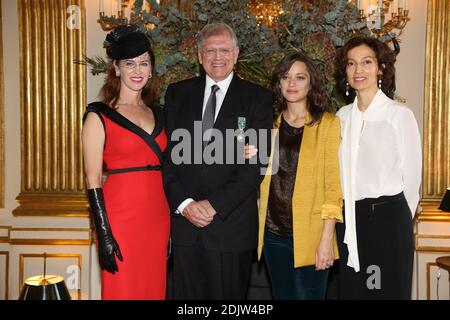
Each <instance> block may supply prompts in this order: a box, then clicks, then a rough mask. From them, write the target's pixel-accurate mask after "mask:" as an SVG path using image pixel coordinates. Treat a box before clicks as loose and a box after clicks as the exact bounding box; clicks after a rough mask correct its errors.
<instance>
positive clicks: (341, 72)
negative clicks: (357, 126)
mask: <svg viewBox="0 0 450 320" xmlns="http://www.w3.org/2000/svg"><path fill="white" fill-rule="evenodd" d="M362 45H365V46H367V47H369V48H370V49H372V50H373V51H374V52H375V57H376V58H377V63H378V68H380V70H381V72H382V75H381V76H380V78H381V90H382V91H383V92H384V94H386V95H387V96H388V97H389V98H393V97H394V93H395V60H396V53H395V51H394V50H391V49H390V48H389V46H388V45H387V44H386V43H384V42H382V41H380V40H378V39H375V38H370V37H365V36H358V37H355V38H352V39H350V40H349V41H347V43H346V44H345V45H344V46H343V47H342V48H340V49H339V50H338V52H337V56H336V73H335V78H336V86H337V89H338V90H339V92H340V93H341V94H342V96H343V97H345V98H346V100H347V102H348V103H349V102H351V101H353V99H354V98H355V90H353V88H352V87H350V86H348V87H347V72H346V71H347V61H348V57H347V55H348V52H349V51H350V50H351V49H353V48H356V47H359V46H362ZM347 89H348V92H349V95H348V96H346V95H345V92H346V90H347Z"/></svg>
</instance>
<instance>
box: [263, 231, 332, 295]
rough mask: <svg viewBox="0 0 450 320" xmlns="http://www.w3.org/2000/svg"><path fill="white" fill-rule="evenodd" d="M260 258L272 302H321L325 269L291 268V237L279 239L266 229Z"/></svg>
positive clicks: (325, 280) (326, 278) (325, 283)
mask: <svg viewBox="0 0 450 320" xmlns="http://www.w3.org/2000/svg"><path fill="white" fill-rule="evenodd" d="M264 258H265V261H266V265H267V271H268V273H269V277H270V282H271V285H272V294H273V297H274V299H275V300H323V299H325V294H326V291H327V281H328V269H327V270H322V271H316V270H315V266H313V265H312V266H306V267H301V268H294V250H293V240H292V238H284V237H280V236H278V235H276V234H273V233H271V232H268V231H267V230H266V232H265V237H264Z"/></svg>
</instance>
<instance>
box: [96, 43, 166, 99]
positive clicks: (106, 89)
mask: <svg viewBox="0 0 450 320" xmlns="http://www.w3.org/2000/svg"><path fill="white" fill-rule="evenodd" d="M147 52H148V54H149V56H150V64H151V66H152V77H151V79H148V81H147V84H146V85H145V87H144V88H142V93H141V98H142V100H143V101H144V103H145V104H146V105H147V106H148V107H152V106H153V104H154V102H155V101H156V98H157V97H156V96H157V86H158V81H157V77H156V71H155V55H154V53H153V51H152V49H151V48H150V49H149V50H148V51H147ZM114 61H115V62H116V63H117V64H118V63H119V62H120V60H113V59H111V58H110V59H109V63H108V68H107V71H106V79H105V82H104V84H103V87H102V88H101V89H100V99H101V101H102V102H103V103H105V104H108V105H110V106H112V107H113V108H115V107H116V104H117V100H119V93H120V78H119V77H117V76H116V69H115V68H114Z"/></svg>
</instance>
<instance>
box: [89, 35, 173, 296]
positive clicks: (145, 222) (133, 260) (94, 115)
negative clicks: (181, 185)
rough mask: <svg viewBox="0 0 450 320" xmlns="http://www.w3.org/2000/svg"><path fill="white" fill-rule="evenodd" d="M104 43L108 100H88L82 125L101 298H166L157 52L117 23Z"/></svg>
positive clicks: (166, 229)
mask: <svg viewBox="0 0 450 320" xmlns="http://www.w3.org/2000/svg"><path fill="white" fill-rule="evenodd" d="M106 42H107V54H108V57H109V58H110V59H111V63H110V66H109V68H108V74H107V77H106V80H105V83H104V85H103V88H102V90H101V92H100V94H101V98H102V100H101V102H94V103H91V104H89V105H88V107H87V111H86V114H85V117H84V125H83V131H82V142H83V153H84V164H85V170H86V183H87V188H88V197H89V204H90V207H91V211H92V218H93V220H94V224H95V229H96V234H97V248H98V254H99V262H100V267H101V269H102V299H108V300H109V299H165V295H166V258H167V247H168V240H169V208H168V205H167V202H166V198H165V195H164V190H163V184H162V174H161V164H162V153H163V151H164V149H165V148H166V144H167V137H166V135H165V132H164V130H163V123H162V113H161V112H160V110H159V107H157V106H156V105H155V103H154V98H155V95H154V91H155V90H154V87H155V84H154V82H153V81H152V76H153V75H154V74H155V57H154V54H153V52H152V50H151V47H150V42H149V40H148V38H147V37H146V36H145V34H144V33H141V32H139V31H138V30H137V29H136V28H134V27H130V26H128V27H119V28H116V29H115V30H113V31H112V32H111V33H110V34H108V36H107V37H106ZM104 168H106V170H107V177H106V180H105V181H104V182H102V176H103V173H104V172H103V169H104Z"/></svg>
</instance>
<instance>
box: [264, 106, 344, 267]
mask: <svg viewBox="0 0 450 320" xmlns="http://www.w3.org/2000/svg"><path fill="white" fill-rule="evenodd" d="M310 121H311V117H310V115H309V114H307V116H306V123H309V122H310ZM280 122H281V116H279V117H278V119H277V120H276V121H275V123H274V129H275V130H274V134H273V139H272V155H271V160H270V163H269V168H268V170H267V173H270V172H272V158H273V151H274V147H273V146H274V141H275V139H274V138H275V136H276V135H277V134H278V128H279V126H280ZM339 143H340V124H339V119H338V117H336V116H335V115H333V114H331V113H325V114H324V115H323V117H322V120H321V121H320V123H317V122H316V123H315V124H314V125H313V126H308V125H305V128H304V131H303V138H302V143H301V146H300V152H299V157H298V163H297V173H296V177H295V186H294V194H293V196H292V224H293V226H292V227H293V238H294V267H295V268H297V267H303V266H309V265H314V264H315V261H316V259H315V255H316V249H317V246H318V245H319V242H320V239H321V236H322V229H323V220H324V219H336V220H337V222H342V192H341V184H340V178H339V158H338V149H339ZM270 181H271V175H270V174H266V176H265V177H264V180H263V182H262V183H261V186H260V203H259V241H258V242H259V243H258V259H260V258H261V254H262V250H263V245H264V230H265V223H266V215H267V203H268V199H269V188H270ZM334 252H335V259H338V258H339V255H338V249H337V242H336V236H335V237H334Z"/></svg>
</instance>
